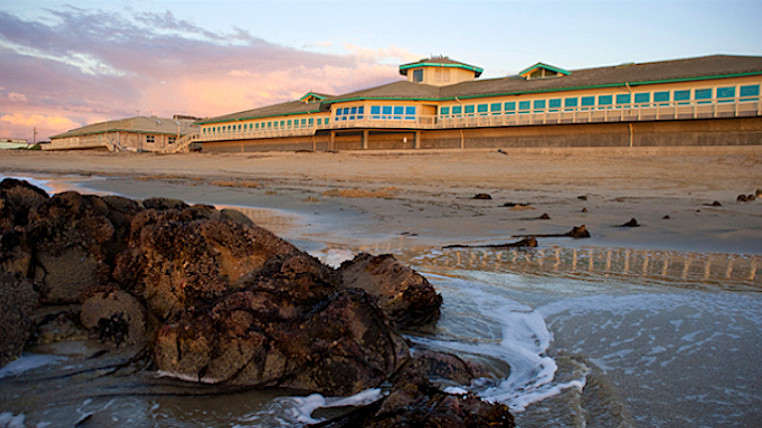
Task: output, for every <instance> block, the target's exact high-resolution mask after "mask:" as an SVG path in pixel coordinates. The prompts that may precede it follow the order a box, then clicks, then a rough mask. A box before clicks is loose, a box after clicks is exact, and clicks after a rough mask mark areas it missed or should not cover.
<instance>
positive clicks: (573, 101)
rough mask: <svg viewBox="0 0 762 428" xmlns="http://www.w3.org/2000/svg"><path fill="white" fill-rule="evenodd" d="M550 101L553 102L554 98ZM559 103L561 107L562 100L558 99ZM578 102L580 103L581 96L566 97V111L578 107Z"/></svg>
mask: <svg viewBox="0 0 762 428" xmlns="http://www.w3.org/2000/svg"><path fill="white" fill-rule="evenodd" d="M550 101H551V102H552V101H554V100H550ZM558 103H559V107H560V104H561V100H558ZM578 104H579V98H577V97H569V98H564V110H566V111H571V110H574V109H576V108H577V107H578ZM551 107H553V106H551Z"/></svg>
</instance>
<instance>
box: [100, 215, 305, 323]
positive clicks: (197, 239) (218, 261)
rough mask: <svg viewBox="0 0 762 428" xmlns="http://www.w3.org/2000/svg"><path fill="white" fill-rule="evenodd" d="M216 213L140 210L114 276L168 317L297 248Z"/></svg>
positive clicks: (210, 297) (236, 284) (217, 294)
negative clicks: (271, 258) (268, 261)
mask: <svg viewBox="0 0 762 428" xmlns="http://www.w3.org/2000/svg"><path fill="white" fill-rule="evenodd" d="M215 217H220V216H219V213H217V214H216V215H215V214H214V213H213V212H211V211H209V209H208V207H203V206H202V207H188V208H185V209H167V210H162V211H157V210H155V209H148V210H145V211H141V212H140V213H138V214H137V215H136V216H135V217H134V218H133V220H132V223H131V227H130V232H129V236H128V237H127V250H126V251H124V252H123V253H122V254H120V256H119V257H118V258H117V261H116V266H115V269H114V272H113V276H114V279H116V280H117V282H119V283H120V285H121V286H122V287H123V288H124V289H125V290H126V291H128V292H131V293H132V294H134V295H135V296H138V297H139V298H141V299H144V300H145V301H146V303H147V306H148V308H149V309H150V310H151V312H153V313H154V314H155V315H156V316H158V317H159V318H160V319H162V320H168V319H171V318H172V317H174V316H175V315H177V314H178V313H179V312H181V311H183V310H185V309H186V308H190V307H193V306H195V305H200V304H204V302H209V301H213V300H214V299H217V298H219V297H221V296H222V294H223V293H224V292H225V291H227V290H230V289H233V288H239V287H240V286H241V284H242V283H243V281H245V280H246V278H247V277H249V276H251V275H255V274H256V273H257V272H258V271H259V270H260V269H262V267H263V266H264V264H265V262H266V261H267V259H269V258H270V257H274V256H276V255H279V254H288V253H294V252H296V251H298V250H297V249H296V248H295V247H294V246H292V245H291V244H288V243H287V242H286V241H283V240H282V239H280V238H278V237H276V236H275V235H273V234H272V233H270V232H268V231H266V230H265V229H262V228H260V227H257V226H247V225H245V224H242V223H239V222H235V221H231V220H226V219H215Z"/></svg>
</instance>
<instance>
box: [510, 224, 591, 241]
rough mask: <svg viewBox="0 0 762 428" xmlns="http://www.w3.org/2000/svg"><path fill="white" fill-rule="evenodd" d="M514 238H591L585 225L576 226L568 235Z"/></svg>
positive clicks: (552, 234)
mask: <svg viewBox="0 0 762 428" xmlns="http://www.w3.org/2000/svg"><path fill="white" fill-rule="evenodd" d="M513 237H514V238H528V237H534V238H566V237H568V238H574V239H580V238H589V237H590V232H588V231H587V228H586V227H585V225H584V224H583V225H582V226H574V227H573V228H572V230H570V231H568V232H566V233H550V234H546V235H513Z"/></svg>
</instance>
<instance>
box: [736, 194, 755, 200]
mask: <svg viewBox="0 0 762 428" xmlns="http://www.w3.org/2000/svg"><path fill="white" fill-rule="evenodd" d="M755 199H757V197H756V196H754V195H753V194H748V195H744V194H740V195H738V197H737V198H736V202H751V201H753V200H755Z"/></svg>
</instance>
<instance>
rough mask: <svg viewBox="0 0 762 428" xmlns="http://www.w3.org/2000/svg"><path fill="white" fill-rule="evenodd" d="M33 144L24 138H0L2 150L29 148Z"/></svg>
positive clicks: (0, 148)
mask: <svg viewBox="0 0 762 428" xmlns="http://www.w3.org/2000/svg"><path fill="white" fill-rule="evenodd" d="M30 146H31V144H29V142H28V141H27V140H24V139H22V138H0V150H2V149H5V150H16V149H28V148H29V147H30Z"/></svg>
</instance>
